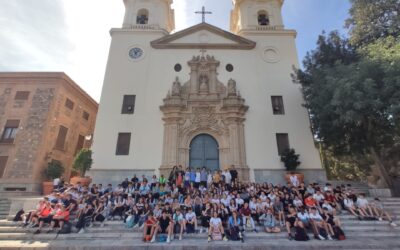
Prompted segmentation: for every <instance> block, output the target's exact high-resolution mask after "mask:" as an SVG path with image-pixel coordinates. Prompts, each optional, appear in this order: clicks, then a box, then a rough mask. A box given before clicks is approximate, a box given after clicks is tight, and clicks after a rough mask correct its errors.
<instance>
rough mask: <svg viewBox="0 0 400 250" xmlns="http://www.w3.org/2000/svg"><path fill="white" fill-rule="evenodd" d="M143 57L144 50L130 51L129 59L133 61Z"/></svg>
mask: <svg viewBox="0 0 400 250" xmlns="http://www.w3.org/2000/svg"><path fill="white" fill-rule="evenodd" d="M142 56H143V50H142V49H141V48H138V47H135V48H132V49H130V50H129V57H130V58H132V59H139V58H141V57H142Z"/></svg>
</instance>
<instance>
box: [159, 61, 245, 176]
mask: <svg viewBox="0 0 400 250" xmlns="http://www.w3.org/2000/svg"><path fill="white" fill-rule="evenodd" d="M219 64H220V62H219V61H217V60H216V59H215V58H214V57H212V56H209V55H207V56H205V55H203V56H194V57H193V58H192V60H190V61H189V62H188V65H189V66H190V73H189V76H190V78H189V79H187V80H186V81H185V82H183V83H181V81H180V80H179V78H178V77H177V78H176V79H175V82H174V83H173V84H172V89H171V91H169V92H168V94H167V97H166V98H165V99H164V104H163V105H162V106H161V107H160V110H161V112H162V113H163V118H162V119H163V121H164V143H163V157H162V164H161V167H160V173H161V174H164V175H165V176H168V174H169V173H170V171H171V169H172V167H173V166H177V165H182V167H184V168H186V167H189V166H191V167H202V166H204V165H206V166H209V167H210V168H211V169H212V170H214V169H215V170H216V169H225V168H227V167H229V168H230V167H233V168H235V169H236V170H237V171H238V173H239V179H240V180H243V181H248V180H249V167H248V166H247V164H246V148H245V145H246V144H245V138H244V137H245V133H244V122H245V120H246V118H245V114H246V112H247V110H248V109H249V107H248V106H246V105H245V100H244V99H243V98H242V97H241V95H240V93H239V92H238V91H237V88H236V81H235V80H233V79H230V80H229V81H228V82H227V84H226V85H225V84H223V83H222V82H220V81H219V80H218V78H217V75H218V73H217V71H218V70H217V69H218V67H219ZM206 144H207V146H205V145H206ZM201 147H203V149H201ZM196 148H198V149H196ZM194 149H195V150H194ZM207 150H211V151H212V152H206V151H207ZM202 154H203V155H202Z"/></svg>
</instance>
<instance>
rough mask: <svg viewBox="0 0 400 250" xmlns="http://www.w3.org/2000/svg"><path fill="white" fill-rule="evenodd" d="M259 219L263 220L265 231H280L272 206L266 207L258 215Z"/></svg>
mask: <svg viewBox="0 0 400 250" xmlns="http://www.w3.org/2000/svg"><path fill="white" fill-rule="evenodd" d="M260 220H261V221H264V229H265V232H267V233H280V232H281V229H280V228H279V224H278V222H277V221H276V219H275V216H274V214H273V211H272V208H268V209H267V212H266V213H265V214H263V215H261V216H260Z"/></svg>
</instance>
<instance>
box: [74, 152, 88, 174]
mask: <svg viewBox="0 0 400 250" xmlns="http://www.w3.org/2000/svg"><path fill="white" fill-rule="evenodd" d="M92 163H93V159H92V150H90V149H87V148H83V149H81V150H80V151H79V152H78V154H77V155H76V156H75V159H74V163H73V165H72V167H73V169H75V170H76V171H78V172H79V174H80V176H81V177H85V173H86V171H88V170H89V169H90V168H91V166H92Z"/></svg>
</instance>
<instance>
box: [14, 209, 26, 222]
mask: <svg viewBox="0 0 400 250" xmlns="http://www.w3.org/2000/svg"><path fill="white" fill-rule="evenodd" d="M24 213H25V212H24V210H23V209H21V210H19V211H18V212H17V214H16V215H15V217H14V219H13V221H15V222H17V221H22V215H23V214H24Z"/></svg>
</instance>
